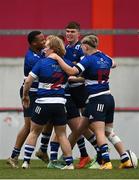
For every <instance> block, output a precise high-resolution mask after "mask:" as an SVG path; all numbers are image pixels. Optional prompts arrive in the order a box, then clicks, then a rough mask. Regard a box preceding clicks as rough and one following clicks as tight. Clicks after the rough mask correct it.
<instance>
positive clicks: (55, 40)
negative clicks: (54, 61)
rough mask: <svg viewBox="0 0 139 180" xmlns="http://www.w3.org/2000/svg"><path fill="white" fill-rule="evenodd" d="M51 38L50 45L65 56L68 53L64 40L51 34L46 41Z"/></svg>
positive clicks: (60, 54)
mask: <svg viewBox="0 0 139 180" xmlns="http://www.w3.org/2000/svg"><path fill="white" fill-rule="evenodd" d="M47 40H49V47H50V49H52V50H53V51H54V52H55V53H56V54H58V55H59V56H60V57H63V56H64V55H65V53H66V50H65V45H64V43H63V41H62V40H61V39H60V38H59V37H58V36H55V35H49V36H47V38H46V41H47Z"/></svg>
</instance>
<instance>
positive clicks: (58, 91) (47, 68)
mask: <svg viewBox="0 0 139 180" xmlns="http://www.w3.org/2000/svg"><path fill="white" fill-rule="evenodd" d="M65 61H66V63H68V64H69V65H70V66H73V65H72V63H71V62H70V61H67V60H65ZM30 75H31V76H32V77H34V78H35V79H36V78H38V80H39V86H38V92H37V95H38V96H37V97H38V98H44V97H64V94H65V91H64V88H65V83H66V82H67V78H68V76H67V75H66V73H65V72H64V71H63V70H62V69H61V67H60V66H59V64H58V63H57V62H56V61H55V60H54V59H52V58H49V57H48V58H44V59H41V60H40V61H38V63H37V64H36V65H35V66H34V67H33V69H32V71H31V72H30Z"/></svg>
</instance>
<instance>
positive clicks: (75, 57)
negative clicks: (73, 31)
mask: <svg viewBox="0 0 139 180" xmlns="http://www.w3.org/2000/svg"><path fill="white" fill-rule="evenodd" d="M65 48H66V54H65V56H64V57H65V58H66V59H69V60H70V61H71V62H74V63H78V62H79V61H80V58H81V57H82V56H84V54H83V51H82V48H81V43H80V42H79V41H78V42H77V43H76V44H75V45H69V44H68V45H67V46H66V47H65Z"/></svg>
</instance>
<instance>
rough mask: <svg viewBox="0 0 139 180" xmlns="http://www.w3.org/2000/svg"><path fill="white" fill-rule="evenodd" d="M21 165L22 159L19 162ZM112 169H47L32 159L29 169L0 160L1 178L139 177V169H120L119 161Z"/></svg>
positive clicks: (116, 161) (38, 161)
mask: <svg viewBox="0 0 139 180" xmlns="http://www.w3.org/2000/svg"><path fill="white" fill-rule="evenodd" d="M19 163H20V165H21V164H22V161H20V162H19ZM112 164H113V169H112V170H90V169H80V170H79V169H75V170H59V169H47V167H46V164H45V163H43V162H42V161H40V160H31V166H30V168H29V169H26V170H25V169H22V168H19V169H12V168H11V167H9V166H8V165H7V164H6V160H0V179H139V167H138V168H137V169H118V166H119V161H118V160H114V161H112Z"/></svg>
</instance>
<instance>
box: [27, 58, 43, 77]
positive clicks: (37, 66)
mask: <svg viewBox="0 0 139 180" xmlns="http://www.w3.org/2000/svg"><path fill="white" fill-rule="evenodd" d="M40 66H41V61H39V62H37V63H36V64H35V66H34V67H33V68H32V71H31V72H30V73H29V74H30V75H31V76H32V77H33V78H35V79H36V78H37V77H38V76H39V73H40Z"/></svg>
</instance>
